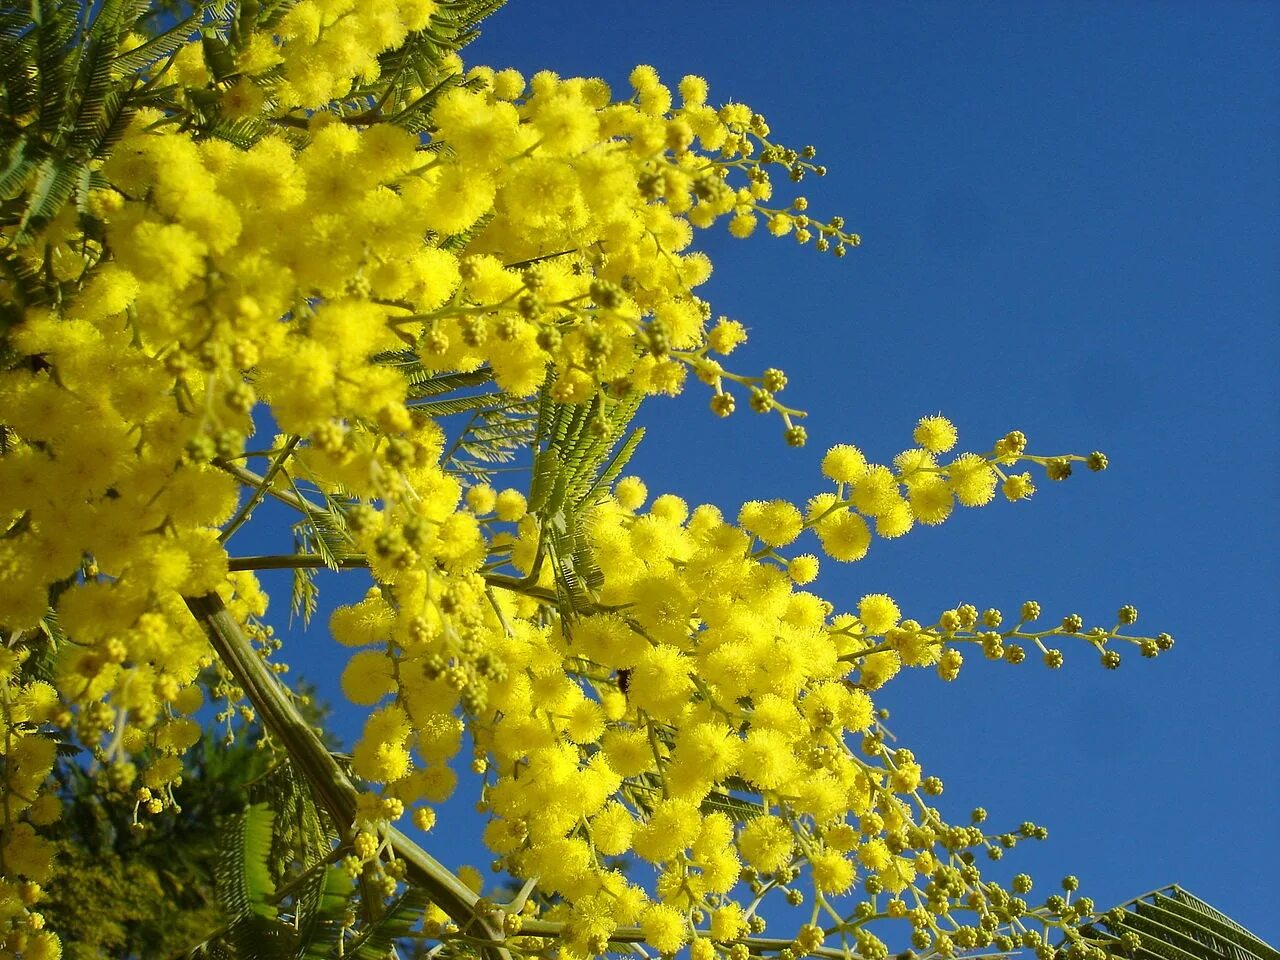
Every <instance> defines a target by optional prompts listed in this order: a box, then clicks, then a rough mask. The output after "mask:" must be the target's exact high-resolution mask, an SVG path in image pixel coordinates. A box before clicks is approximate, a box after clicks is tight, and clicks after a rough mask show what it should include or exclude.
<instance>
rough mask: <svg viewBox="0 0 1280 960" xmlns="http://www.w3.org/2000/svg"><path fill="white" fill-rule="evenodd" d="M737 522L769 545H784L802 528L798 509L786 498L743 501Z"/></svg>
mask: <svg viewBox="0 0 1280 960" xmlns="http://www.w3.org/2000/svg"><path fill="white" fill-rule="evenodd" d="M738 523H739V524H741V525H742V527H743V528H744V529H745V530H747V531H749V532H750V533H752V534H754V535H755V536H756V537H757V538H759V540H760V541H761V542H762V543H764V544H766V545H767V546H770V547H785V546H786V545H787V544H788V543H790V542H791V541H792V540H794V539H795V538H796V537H798V536H800V531H801V530H803V529H804V518H803V517H802V516H801V515H800V511H799V509H797V508H796V506H795V504H792V503H788V502H787V501H786V500H770V501H768V502H764V501H760V500H752V501H750V502H748V503H744V504H743V505H742V509H741V510H740V511H739V513H738Z"/></svg>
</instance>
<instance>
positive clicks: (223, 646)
mask: <svg viewBox="0 0 1280 960" xmlns="http://www.w3.org/2000/svg"><path fill="white" fill-rule="evenodd" d="M187 607H188V608H189V609H190V610H191V613H192V615H193V616H194V617H195V618H196V620H197V621H199V623H200V625H201V626H202V627H203V628H204V630H205V633H206V634H208V636H209V642H210V643H211V644H212V645H213V648H214V650H215V651H216V652H217V654H218V656H219V657H220V658H221V660H222V662H223V664H225V665H226V668H227V669H228V670H229V671H230V672H231V675H232V676H233V677H235V679H236V682H237V683H239V684H240V686H241V687H242V688H243V689H244V692H245V695H246V696H248V698H249V700H250V702H251V703H252V704H253V705H254V708H255V709H256V710H257V711H258V716H260V717H261V718H262V723H263V725H264V726H265V727H266V728H267V730H268V731H270V733H271V735H272V736H273V737H275V738H276V739H277V740H279V741H280V742H281V743H282V744H284V746H285V748H286V750H287V751H288V753H289V757H290V759H291V760H292V762H293V763H295V764H296V765H297V767H298V769H299V770H301V771H302V774H303V776H305V777H306V779H307V782H308V783H309V784H310V785H311V789H312V791H313V792H314V793H315V795H316V799H317V800H319V801H320V805H321V806H322V807H324V809H325V811H326V812H327V813H328V814H329V816H330V817H332V818H333V820H334V822H335V823H338V824H343V825H350V824H351V823H352V822H354V820H355V818H356V797H357V796H358V792H357V790H356V788H355V786H353V785H352V783H351V780H350V779H349V778H348V777H347V774H346V772H345V771H344V770H343V769H342V768H341V767H340V766H338V763H337V761H335V760H334V759H333V757H332V756H331V755H330V753H329V751H328V750H327V749H326V748H325V746H324V744H323V743H322V742H321V741H320V738H319V737H318V736H316V733H315V731H314V730H312V729H311V727H310V726H308V724H307V722H306V720H304V719H303V717H302V715H301V714H300V713H299V712H298V708H297V707H296V706H295V705H294V703H293V700H292V699H291V698H290V697H289V695H288V694H287V692H286V691H285V690H284V689H283V688H282V687H281V685H280V682H279V681H278V680H277V679H276V677H275V675H274V674H273V673H272V672H271V670H270V668H268V667H267V665H266V664H265V663H264V662H263V660H262V658H261V657H259V656H258V654H257V652H256V651H255V650H254V649H253V646H252V645H251V644H250V642H249V638H248V637H246V636H245V634H244V631H243V630H241V629H240V625H239V624H238V623H236V621H235V618H234V617H232V616H231V614H230V613H228V612H227V608H226V607H225V606H224V605H223V602H222V598H221V597H219V596H218V595H217V594H215V593H210V594H208V595H206V596H203V597H188V598H187ZM386 836H387V840H388V841H389V843H390V845H391V848H392V849H393V850H394V851H395V853H396V856H397V857H399V858H400V859H402V860H403V861H404V862H405V864H406V866H407V867H408V871H407V879H409V880H411V881H412V882H413V883H414V884H415V885H416V886H419V887H421V888H422V889H424V890H426V891H427V894H428V895H429V896H430V897H431V899H432V901H433V902H434V903H435V904H436V905H437V906H439V907H440V909H441V910H443V911H444V912H445V913H446V914H448V915H449V917H450V919H452V920H453V921H454V923H456V924H458V926H459V928H461V929H463V930H468V929H471V928H472V927H473V926H478V927H479V930H478V934H479V937H480V938H481V939H483V940H485V941H487V942H488V943H489V944H490V946H488V947H486V948H485V950H484V953H485V956H486V957H488V958H489V960H511V955H510V953H509V952H508V951H507V950H506V949H505V948H504V947H502V946H501V943H502V940H503V939H504V935H503V932H502V929H501V928H500V927H498V926H495V925H494V924H493V922H492V921H491V920H490V919H489V918H487V917H484V916H481V915H480V914H479V913H478V912H477V911H476V909H475V906H476V901H477V900H479V899H480V898H479V897H478V896H477V895H476V894H475V893H474V892H472V890H471V888H469V887H468V886H466V884H464V883H463V882H462V881H461V880H459V879H458V878H457V877H456V876H454V875H453V873H451V872H450V871H449V870H448V868H446V867H445V866H444V865H443V864H442V863H440V861H438V860H436V859H435V858H434V857H432V856H431V855H430V854H429V853H427V852H426V851H425V850H423V849H422V848H421V847H420V846H418V845H417V844H416V843H414V842H413V841H412V840H410V839H409V838H408V837H406V836H405V835H404V834H403V833H401V832H400V831H399V830H397V829H396V828H395V827H388V828H387V830H386Z"/></svg>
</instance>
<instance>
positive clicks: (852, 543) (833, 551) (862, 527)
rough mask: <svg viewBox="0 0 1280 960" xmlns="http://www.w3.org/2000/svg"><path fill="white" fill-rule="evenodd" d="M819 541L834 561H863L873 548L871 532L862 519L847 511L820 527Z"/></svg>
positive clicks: (826, 520) (829, 518)
mask: <svg viewBox="0 0 1280 960" xmlns="http://www.w3.org/2000/svg"><path fill="white" fill-rule="evenodd" d="M818 539H819V540H820V541H821V543H822V549H823V550H824V551H825V552H826V554H827V556H829V557H830V558H831V559H832V560H843V561H851V560H861V559H862V558H863V557H865V556H866V555H867V550H868V548H869V547H870V546H871V530H870V529H869V528H868V527H867V522H866V521H865V520H863V519H862V517H860V516H858V515H857V514H856V513H850V512H848V511H845V512H843V513H838V514H835V515H833V516H831V517H828V518H827V519H825V520H823V521H822V522H821V523H820V524H819V525H818Z"/></svg>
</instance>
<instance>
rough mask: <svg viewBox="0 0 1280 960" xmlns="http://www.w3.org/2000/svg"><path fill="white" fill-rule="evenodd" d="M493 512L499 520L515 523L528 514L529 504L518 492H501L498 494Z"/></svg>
mask: <svg viewBox="0 0 1280 960" xmlns="http://www.w3.org/2000/svg"><path fill="white" fill-rule="evenodd" d="M494 510H495V512H496V513H497V515H498V519H499V520H504V521H506V522H508V523H515V522H516V521H518V520H520V519H521V518H522V517H523V516H524V515H525V514H526V513H527V512H528V510H529V504H528V503H527V502H526V501H525V498H524V494H523V493H521V492H520V491H519V490H514V489H509V490H503V491H502V492H501V493H499V494H498V497H497V502H496V504H495V506H494Z"/></svg>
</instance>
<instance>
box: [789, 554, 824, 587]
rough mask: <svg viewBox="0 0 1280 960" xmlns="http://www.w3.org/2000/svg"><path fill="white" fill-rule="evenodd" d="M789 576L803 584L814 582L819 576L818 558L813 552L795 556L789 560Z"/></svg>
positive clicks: (793, 580)
mask: <svg viewBox="0 0 1280 960" xmlns="http://www.w3.org/2000/svg"><path fill="white" fill-rule="evenodd" d="M787 576H789V577H790V578H791V580H792V582H793V583H798V584H800V585H801V586H803V585H805V584H807V583H813V581H814V580H816V579H817V578H818V558H817V557H815V556H814V555H813V554H811V553H802V554H800V556H798V557H793V558H792V559H791V560H789V561H788V562H787Z"/></svg>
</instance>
